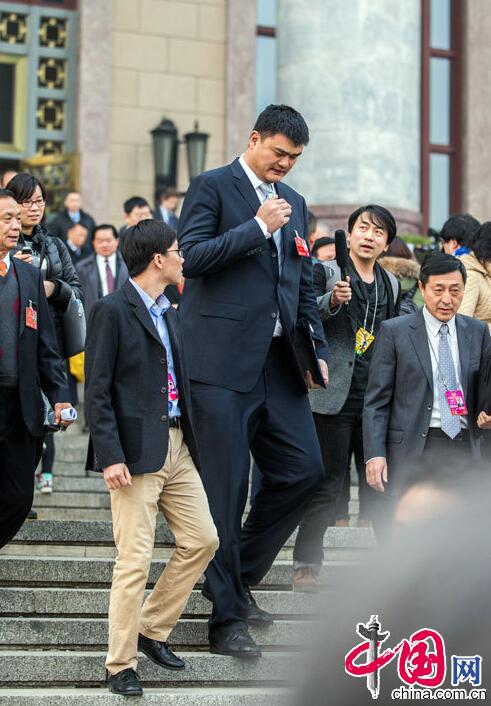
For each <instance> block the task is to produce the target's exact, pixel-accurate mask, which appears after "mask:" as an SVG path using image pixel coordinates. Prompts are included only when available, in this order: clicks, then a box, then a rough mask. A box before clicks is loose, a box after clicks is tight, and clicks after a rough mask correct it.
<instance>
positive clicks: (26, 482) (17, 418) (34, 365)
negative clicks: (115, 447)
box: [0, 189, 71, 547]
mask: <svg viewBox="0 0 491 706" xmlns="http://www.w3.org/2000/svg"><path fill="white" fill-rule="evenodd" d="M19 236H20V207H19V205H18V204H17V202H16V201H15V199H14V197H13V195H12V193H11V192H10V191H7V190H5V189H0V330H1V341H0V469H1V472H0V547H3V546H4V545H5V544H7V542H9V541H10V540H11V539H12V537H14V536H15V534H16V533H17V530H18V529H19V528H20V527H21V525H22V523H23V522H24V520H25V519H26V517H27V515H28V513H29V510H30V509H31V505H32V499H33V492H34V471H35V468H36V465H37V463H38V462H39V459H40V456H41V449H42V444H43V435H44V403H43V399H42V397H41V389H42V390H43V392H44V393H45V394H46V396H47V397H48V399H49V401H50V403H51V405H53V408H54V412H55V421H56V423H57V424H61V425H62V426H68V425H69V424H70V423H71V422H66V421H62V420H61V417H60V415H61V411H62V410H63V409H65V408H69V407H70V406H71V405H70V404H69V403H68V402H67V400H68V390H67V389H66V382H65V377H64V374H63V370H62V363H61V360H60V358H59V356H58V353H57V351H56V339H55V332H54V329H53V324H52V321H51V317H50V315H49V311H48V304H47V302H46V296H45V293H44V287H43V279H42V277H41V274H40V272H39V269H37V268H35V267H32V265H29V264H27V263H25V262H21V260H19V259H18V258H14V257H11V255H12V254H13V252H14V251H15V248H16V247H17V242H18V240H19Z"/></svg>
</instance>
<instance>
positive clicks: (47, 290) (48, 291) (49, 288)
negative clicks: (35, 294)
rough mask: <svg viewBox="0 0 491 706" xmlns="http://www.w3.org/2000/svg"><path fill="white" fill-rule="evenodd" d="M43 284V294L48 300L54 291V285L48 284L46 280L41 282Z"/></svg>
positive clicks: (52, 283)
mask: <svg viewBox="0 0 491 706" xmlns="http://www.w3.org/2000/svg"><path fill="white" fill-rule="evenodd" d="M43 284H44V293H45V294H46V299H49V298H50V296H51V295H52V294H53V292H54V291H55V283H54V282H50V280H49V279H47V280H45V281H44V282H43Z"/></svg>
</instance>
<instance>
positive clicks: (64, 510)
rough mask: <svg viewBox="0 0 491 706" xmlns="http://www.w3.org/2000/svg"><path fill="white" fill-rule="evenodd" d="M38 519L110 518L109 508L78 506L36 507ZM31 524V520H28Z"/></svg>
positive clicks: (34, 506)
mask: <svg viewBox="0 0 491 706" xmlns="http://www.w3.org/2000/svg"><path fill="white" fill-rule="evenodd" d="M33 508H34V510H36V512H37V514H38V519H39V520H57V521H59V520H110V519H111V510H103V509H101V508H98V509H95V510H91V509H87V508H80V507H36V504H35V503H34V505H33ZM28 522H30V523H31V524H32V522H33V521H28Z"/></svg>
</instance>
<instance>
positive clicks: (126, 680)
mask: <svg viewBox="0 0 491 706" xmlns="http://www.w3.org/2000/svg"><path fill="white" fill-rule="evenodd" d="M107 683H108V685H109V691H112V693H113V694H120V695H121V696H141V695H142V694H143V689H142V686H141V684H140V680H139V678H138V674H137V673H136V672H135V670H134V669H123V671H121V672H118V673H117V674H108V675H107Z"/></svg>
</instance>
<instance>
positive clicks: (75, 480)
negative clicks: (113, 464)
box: [36, 468, 108, 497]
mask: <svg viewBox="0 0 491 706" xmlns="http://www.w3.org/2000/svg"><path fill="white" fill-rule="evenodd" d="M57 470H58V469H57V468H55V474H54V476H53V488H54V492H55V493H103V494H104V495H107V494H108V491H107V488H106V485H105V483H104V480H103V479H102V476H101V475H100V474H98V477H97V478H94V477H91V478H89V477H87V476H62V475H59V474H58V473H57ZM36 497H37V494H36Z"/></svg>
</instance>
